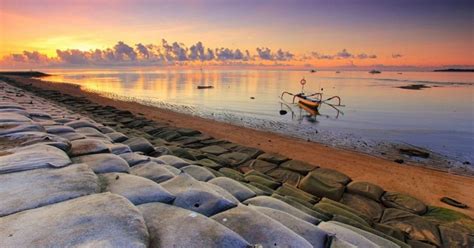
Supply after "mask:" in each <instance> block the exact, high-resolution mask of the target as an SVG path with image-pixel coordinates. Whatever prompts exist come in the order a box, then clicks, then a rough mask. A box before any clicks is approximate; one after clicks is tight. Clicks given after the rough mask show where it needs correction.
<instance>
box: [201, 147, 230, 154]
mask: <svg viewBox="0 0 474 248" xmlns="http://www.w3.org/2000/svg"><path fill="white" fill-rule="evenodd" d="M199 150H200V151H201V152H204V153H210V154H214V155H221V154H223V153H226V152H229V150H227V149H225V148H223V147H222V146H217V145H212V146H206V147H203V148H201V149H199Z"/></svg>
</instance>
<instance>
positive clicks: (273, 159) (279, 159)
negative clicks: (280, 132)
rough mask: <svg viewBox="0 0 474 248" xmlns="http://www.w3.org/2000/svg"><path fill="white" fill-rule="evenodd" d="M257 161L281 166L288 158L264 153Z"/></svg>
mask: <svg viewBox="0 0 474 248" xmlns="http://www.w3.org/2000/svg"><path fill="white" fill-rule="evenodd" d="M257 159H259V160H263V161H267V162H269V163H272V164H281V163H283V162H285V161H287V160H289V158H287V157H285V156H282V155H280V154H276V153H264V154H262V155H260V156H258V157H257Z"/></svg>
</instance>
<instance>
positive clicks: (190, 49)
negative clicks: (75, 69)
mask: <svg viewBox="0 0 474 248" xmlns="http://www.w3.org/2000/svg"><path fill="white" fill-rule="evenodd" d="M473 27H474V1H469V0H443V1H442V0H311V1H309V0H253V1H251V0H238V1H234V0H154V1H152V0H136V1H132V0H1V1H0V67H15V66H16V67H22V66H23V67H25V66H46V67H47V66H56V67H61V66H64V67H67V66H109V65H203V64H205V65H220V64H225V65H266V66H272V65H278V66H289V67H291V66H306V67H318V68H324V67H375V66H394V67H397V66H398V67H443V66H448V67H449V66H467V67H469V66H474V45H473V44H474V28H473Z"/></svg>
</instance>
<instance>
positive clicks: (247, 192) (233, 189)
mask: <svg viewBox="0 0 474 248" xmlns="http://www.w3.org/2000/svg"><path fill="white" fill-rule="evenodd" d="M208 183H212V184H214V185H217V186H219V187H221V188H223V189H225V190H226V191H227V192H229V193H230V194H232V195H233V196H234V197H235V198H237V200H239V201H240V202H242V201H245V200H247V199H249V198H252V197H255V196H256V193H255V192H254V191H252V190H251V189H249V188H248V187H246V186H244V185H243V184H242V183H239V182H237V181H235V180H233V179H231V178H226V177H217V178H213V179H211V180H209V181H208Z"/></svg>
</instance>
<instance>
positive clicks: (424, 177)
mask: <svg viewBox="0 0 474 248" xmlns="http://www.w3.org/2000/svg"><path fill="white" fill-rule="evenodd" d="M17 81H18V82H21V83H26V84H33V85H34V86H37V87H40V88H43V89H53V90H58V91H60V92H62V93H67V94H70V95H74V96H82V97H86V98H87V99H89V100H91V101H93V102H95V103H97V104H101V105H109V106H114V107H116V108H118V109H122V110H129V111H131V112H132V113H135V114H143V115H144V116H146V117H147V118H149V119H152V120H156V121H161V122H167V123H170V125H172V126H176V127H183V128H191V129H196V130H199V131H201V132H203V133H205V134H208V135H211V136H213V137H215V138H219V139H224V140H228V141H231V142H234V143H238V144H241V145H245V146H250V147H256V148H259V149H261V150H263V151H265V152H272V153H278V154H281V155H284V156H287V157H291V158H293V159H297V160H302V161H305V162H308V163H311V164H315V165H319V166H320V167H326V168H333V169H336V170H338V171H341V172H343V173H345V174H347V175H348V176H350V177H351V178H352V179H353V180H356V181H368V182H372V183H375V184H378V185H380V186H382V187H383V188H384V189H385V190H387V191H397V192H402V193H407V194H410V195H412V196H414V197H416V198H418V199H420V200H422V201H424V202H425V203H427V204H429V205H435V206H441V207H446V208H451V209H454V210H456V211H460V212H462V213H465V214H468V215H470V216H474V210H472V207H471V208H468V209H459V208H454V207H452V206H449V205H447V204H444V203H442V202H440V200H439V199H440V198H441V197H444V196H448V197H451V198H454V199H456V200H458V201H460V202H463V203H465V204H467V205H468V206H474V192H473V191H472V188H473V187H474V178H472V177H467V176H460V175H453V174H449V173H446V172H442V171H437V170H433V169H429V168H424V167H419V166H413V165H408V164H398V163H395V162H393V161H389V160H385V159H382V158H378V157H374V156H371V155H367V154H362V153H357V152H353V151H348V150H342V149H336V148H333V147H327V146H325V145H322V144H318V143H313V142H307V141H305V140H301V139H296V138H291V137H287V136H283V135H280V134H275V133H270V132H264V131H258V130H253V129H249V128H245V127H240V126H236V125H232V124H227V123H220V122H216V121H213V120H209V119H204V118H200V117H193V116H189V115H185V114H181V113H176V112H172V111H169V110H165V109H160V108H156V107H151V106H145V105H142V104H139V103H135V102H124V101H117V100H113V99H110V98H106V97H103V96H100V95H98V94H96V93H91V92H86V91H83V90H81V88H80V87H78V86H76V85H71V84H67V83H51V82H47V81H41V80H37V79H25V78H17Z"/></svg>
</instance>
